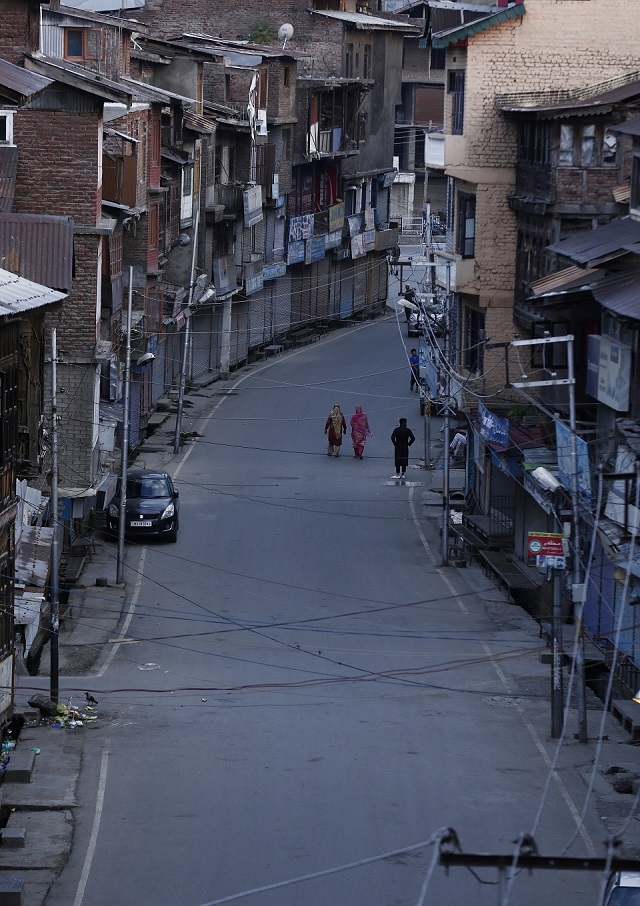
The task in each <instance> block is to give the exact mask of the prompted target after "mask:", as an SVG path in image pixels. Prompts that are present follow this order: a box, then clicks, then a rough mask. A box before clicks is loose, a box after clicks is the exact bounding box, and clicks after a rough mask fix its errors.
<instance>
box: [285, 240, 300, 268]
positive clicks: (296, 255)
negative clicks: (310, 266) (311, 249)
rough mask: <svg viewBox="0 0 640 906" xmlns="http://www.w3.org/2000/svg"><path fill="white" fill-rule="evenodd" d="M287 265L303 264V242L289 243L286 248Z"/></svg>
mask: <svg viewBox="0 0 640 906" xmlns="http://www.w3.org/2000/svg"><path fill="white" fill-rule="evenodd" d="M287 264H304V240H302V239H301V240H299V241H298V242H290V243H289V245H288V246H287Z"/></svg>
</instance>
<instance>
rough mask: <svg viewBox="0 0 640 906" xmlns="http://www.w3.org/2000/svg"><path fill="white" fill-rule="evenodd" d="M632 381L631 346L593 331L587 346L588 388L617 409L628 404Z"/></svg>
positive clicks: (605, 402) (589, 391)
mask: <svg viewBox="0 0 640 906" xmlns="http://www.w3.org/2000/svg"><path fill="white" fill-rule="evenodd" d="M630 381H631V347H630V346H627V345H625V344H624V343H618V342H617V341H616V340H612V339H611V338H610V337H601V336H597V335H595V334H592V335H590V336H589V337H588V346H587V379H586V386H585V389H586V391H587V393H588V394H589V396H592V397H594V398H595V399H597V400H598V401H599V402H600V403H604V404H605V406H609V408H610V409H615V411H616V412H626V411H627V410H628V408H629V392H630Z"/></svg>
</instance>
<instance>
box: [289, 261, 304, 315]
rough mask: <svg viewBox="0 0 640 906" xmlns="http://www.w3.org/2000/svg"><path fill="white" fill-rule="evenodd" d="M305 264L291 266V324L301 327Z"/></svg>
mask: <svg viewBox="0 0 640 906" xmlns="http://www.w3.org/2000/svg"><path fill="white" fill-rule="evenodd" d="M305 270H306V268H305V266H304V265H303V264H296V265H294V266H293V267H292V268H291V318H290V326H291V327H292V328H295V327H299V326H300V324H301V323H302V297H303V293H304V272H305Z"/></svg>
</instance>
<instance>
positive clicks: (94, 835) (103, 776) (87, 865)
mask: <svg viewBox="0 0 640 906" xmlns="http://www.w3.org/2000/svg"><path fill="white" fill-rule="evenodd" d="M106 745H107V747H106V748H105V750H104V751H103V753H102V759H101V761H100V779H99V781H98V795H97V796H96V810H95V813H94V815H93V827H92V828H91V837H90V838H89V845H88V847H87V852H86V854H85V857H84V865H83V866H82V874H81V875H80V880H79V881H78V889H77V891H76V895H75V899H74V901H73V906H82V901H83V900H84V892H85V889H86V886H87V881H88V880H89V872H90V871H91V863H92V862H93V855H94V853H95V851H96V843H97V842H98V832H99V831H100V821H101V820H102V808H103V805H104V792H105V788H106V786H107V767H108V764H109V741H108V740H107V744H106Z"/></svg>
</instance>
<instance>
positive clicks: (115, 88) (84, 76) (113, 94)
mask: <svg viewBox="0 0 640 906" xmlns="http://www.w3.org/2000/svg"><path fill="white" fill-rule="evenodd" d="M24 62H25V66H26V67H27V68H28V69H29V70H30V71H31V72H38V73H40V75H44V76H46V77H47V78H49V79H51V80H52V81H54V82H60V83H62V84H63V85H68V86H69V87H71V88H76V89H77V90H78V91H86V92H87V93H88V94H93V95H96V96H97V97H100V98H102V99H103V100H107V101H116V102H119V103H124V104H130V103H131V101H132V96H131V88H130V87H128V86H126V85H124V84H122V83H121V82H114V81H113V80H112V79H105V78H104V77H103V76H101V75H98V73H95V72H91V71H90V70H88V69H83V68H82V66H76V64H75V63H70V62H69V61H68V60H60V59H58V58H57V57H45V56H44V55H43V54H41V53H37V54H31V55H26V56H25V59H24Z"/></svg>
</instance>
